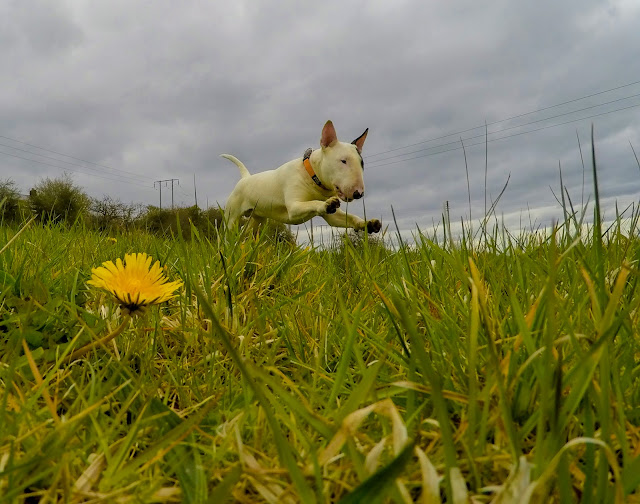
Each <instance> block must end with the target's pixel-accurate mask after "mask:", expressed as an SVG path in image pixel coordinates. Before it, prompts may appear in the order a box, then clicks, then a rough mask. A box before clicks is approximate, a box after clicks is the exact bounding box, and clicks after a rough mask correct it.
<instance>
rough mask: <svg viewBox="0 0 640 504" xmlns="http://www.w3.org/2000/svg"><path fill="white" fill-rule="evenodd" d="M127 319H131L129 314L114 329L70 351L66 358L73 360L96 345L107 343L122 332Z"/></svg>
mask: <svg viewBox="0 0 640 504" xmlns="http://www.w3.org/2000/svg"><path fill="white" fill-rule="evenodd" d="M129 320H131V315H125V316H124V319H123V320H122V323H121V324H120V325H119V326H118V327H117V328H116V329H114V330H113V331H112V332H110V333H109V334H107V335H106V336H105V337H104V338H100V339H99V340H96V341H92V342H91V343H87V344H86V345H85V346H83V347H80V348H78V349H77V350H76V351H75V352H71V353H70V354H69V356H68V357H67V359H68V360H74V359H77V358H79V357H82V356H83V355H84V354H86V353H87V352H89V351H90V350H93V349H94V348H96V347H97V346H101V345H104V344H105V343H108V342H109V341H111V340H112V339H114V338H116V337H117V336H118V335H119V334H121V333H122V331H124V328H125V327H126V326H127V324H128V323H129Z"/></svg>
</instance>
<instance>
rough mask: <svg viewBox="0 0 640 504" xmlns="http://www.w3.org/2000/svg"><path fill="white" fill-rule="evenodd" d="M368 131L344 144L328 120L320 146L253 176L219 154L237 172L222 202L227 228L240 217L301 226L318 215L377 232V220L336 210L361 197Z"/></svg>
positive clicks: (339, 224) (331, 221) (231, 158)
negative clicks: (234, 183) (345, 203)
mask: <svg viewBox="0 0 640 504" xmlns="http://www.w3.org/2000/svg"><path fill="white" fill-rule="evenodd" d="M368 131H369V129H368V128H367V129H366V130H365V132H364V133H363V134H362V135H360V136H359V137H358V138H356V139H355V140H354V141H353V142H352V143H350V144H348V143H344V142H340V141H338V137H337V136H336V130H335V129H334V127H333V123H332V122H331V121H327V123H326V124H325V125H324V128H322V135H321V137H320V149H316V150H313V151H312V150H311V149H307V151H306V152H305V155H304V157H302V158H298V159H294V160H293V161H289V162H288V163H285V164H283V165H282V166H280V167H279V168H277V169H275V170H268V171H264V172H261V173H256V174H255V175H251V174H250V173H249V170H247V168H246V167H245V166H244V164H242V162H241V161H239V160H238V159H237V158H235V157H234V156H231V155H229V154H222V157H223V158H226V159H228V160H229V161H232V162H233V163H235V164H236V165H237V166H238V168H239V169H240V174H241V176H242V178H241V179H240V181H239V182H238V183H237V184H236V187H235V188H234V189H233V191H232V192H231V194H230V195H229V199H228V200H227V206H226V209H225V213H226V217H227V219H228V221H227V224H228V226H229V227H230V228H231V227H233V226H234V225H235V224H236V223H237V222H238V220H239V219H240V217H241V216H245V217H251V218H253V219H254V220H255V221H256V223H260V222H264V220H265V219H267V218H269V219H274V220H277V221H280V222H284V223H286V224H301V223H303V222H306V221H308V220H309V219H311V218H312V217H315V216H316V215H319V216H320V217H322V218H323V219H324V220H326V221H327V222H328V223H329V224H330V225H331V226H335V227H345V228H354V229H355V230H357V231H361V230H363V229H365V228H366V230H367V232H369V233H377V232H378V231H380V228H381V227H382V225H381V223H380V221H379V220H378V219H371V220H368V221H364V220H363V219H361V218H360V217H358V216H356V215H352V214H347V213H345V212H343V211H342V210H340V209H339V207H340V200H343V201H345V202H349V201H353V200H354V199H360V198H362V197H363V196H364V181H363V179H362V172H363V171H364V162H363V160H362V155H361V154H362V146H363V145H364V141H365V139H366V138H367V132H368Z"/></svg>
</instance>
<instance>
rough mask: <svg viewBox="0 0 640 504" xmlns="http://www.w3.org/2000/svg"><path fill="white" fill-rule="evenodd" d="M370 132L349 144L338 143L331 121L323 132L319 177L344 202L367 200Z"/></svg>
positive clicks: (366, 131) (365, 132)
mask: <svg viewBox="0 0 640 504" xmlns="http://www.w3.org/2000/svg"><path fill="white" fill-rule="evenodd" d="M368 132H369V128H367V129H366V130H365V131H364V133H363V134H362V135H360V136H359V137H358V138H356V139H355V140H354V141H353V142H351V143H350V144H349V143H344V142H340V141H338V137H337V135H336V130H335V128H334V127H333V123H332V122H331V121H327V122H326V124H325V125H324V128H322V135H321V137H320V147H321V152H322V156H321V157H320V162H319V163H318V174H319V175H320V178H321V180H322V182H323V184H325V185H326V186H327V188H330V189H333V190H335V191H336V193H337V194H338V197H339V198H340V199H341V200H343V201H353V200H354V199H360V198H362V197H363V196H364V180H363V178H362V175H363V172H364V161H363V159H362V146H363V145H364V141H365V139H366V138H367V133H368Z"/></svg>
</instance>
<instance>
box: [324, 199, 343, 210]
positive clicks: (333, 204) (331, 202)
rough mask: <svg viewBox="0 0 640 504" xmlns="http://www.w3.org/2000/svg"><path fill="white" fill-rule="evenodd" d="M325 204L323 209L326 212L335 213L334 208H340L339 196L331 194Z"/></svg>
mask: <svg viewBox="0 0 640 504" xmlns="http://www.w3.org/2000/svg"><path fill="white" fill-rule="evenodd" d="M325 205H326V206H325V210H326V212H327V213H328V214H332V213H336V210H337V209H338V208H340V198H338V197H337V196H333V197H332V198H329V199H328V200H327V201H326V202H325Z"/></svg>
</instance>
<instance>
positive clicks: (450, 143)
mask: <svg viewBox="0 0 640 504" xmlns="http://www.w3.org/2000/svg"><path fill="white" fill-rule="evenodd" d="M638 96H640V93H637V94H634V95H630V96H625V97H624V98H618V99H616V100H611V101H608V102H604V103H598V104H596V105H590V106H589V107H584V108H581V109H577V110H572V111H570V112H563V113H562V114H557V115H554V116H550V117H544V118H542V119H536V120H535V121H529V122H527V123H523V124H517V125H514V126H507V127H506V128H502V129H499V130H496V131H491V132H489V133H488V134H489V135H494V134H496V133H501V132H503V131H509V130H512V129H516V128H523V127H524V126H530V125H531V124H537V123H539V122H543V121H550V120H551V119H557V118H558V117H564V116H567V115H571V114H576V113H578V112H584V111H585V110H590V109H594V108H597V107H602V106H604V105H611V104H612V103H616V102H620V101H624V100H628V99H630V98H636V97H638ZM493 124H495V123H493ZM484 136H485V135H484V134H480V135H474V136H470V137H467V138H463V140H473V139H475V138H484ZM459 141H460V140H454V141H452V142H447V143H443V144H439V145H434V146H432V147H425V148H424V149H418V150H415V151H411V152H405V153H403V154H395V155H393V156H389V157H386V158H382V159H377V160H374V161H371V162H370V164H368V166H371V167H373V166H378V165H376V163H378V162H381V161H387V160H389V159H394V158H397V157H401V156H409V155H411V154H416V153H418V152H424V151H428V150H431V149H437V148H439V147H446V146H447V145H455V144H457V143H458V142H459Z"/></svg>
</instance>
